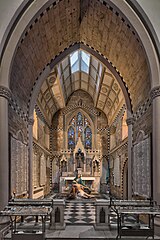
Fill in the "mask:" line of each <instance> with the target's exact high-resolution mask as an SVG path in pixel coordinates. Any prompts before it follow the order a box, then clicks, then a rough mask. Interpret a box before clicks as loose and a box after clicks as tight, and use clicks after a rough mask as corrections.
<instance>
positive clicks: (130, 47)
mask: <svg viewBox="0 0 160 240" xmlns="http://www.w3.org/2000/svg"><path fill="white" fill-rule="evenodd" d="M77 42H84V43H85V44H87V45H88V46H90V47H93V48H94V49H95V50H96V51H98V52H99V53H100V54H102V55H104V56H105V57H106V58H108V59H109V61H110V64H111V65H112V66H115V68H116V69H117V71H118V72H119V73H120V75H121V76H122V77H123V79H124V82H125V85H126V87H127V88H128V92H129V94H130V98H131V102H132V107H133V111H136V109H137V108H138V106H139V105H140V104H142V103H143V101H144V100H145V99H146V98H148V95H149V91H150V81H149V69H148V66H147V60H146V54H145V51H144V49H143V46H142V44H141V41H140V39H139V37H138V35H137V34H136V31H135V29H133V27H132V25H131V24H130V23H129V22H128V21H127V19H126V18H125V16H123V15H122V14H121V12H118V11H117V9H114V8H113V7H111V6H109V5H108V4H106V2H103V3H102V2H101V1H98V0H92V1H89V0H77V1H75V0H61V1H57V2H54V3H53V4H52V5H51V6H50V7H48V8H47V9H46V10H43V12H41V13H39V15H37V17H36V18H35V19H34V21H33V22H31V23H30V26H29V27H28V29H26V32H25V33H24V35H23V36H22V39H20V42H19V46H18V47H17V51H16V53H15V57H14V59H13V66H12V69H11V81H10V88H11V90H12V92H13V95H14V97H15V99H16V100H17V103H18V105H19V106H20V107H21V108H22V109H23V111H25V112H27V111H28V103H29V100H30V98H31V92H32V90H33V86H34V84H35V83H36V79H37V81H38V77H39V76H40V75H41V74H42V72H43V71H45V68H46V66H49V65H50V63H52V60H53V59H55V58H56V56H58V55H60V54H61V53H62V52H63V51H64V50H65V49H66V48H68V47H69V46H71V45H73V44H74V43H77ZM107 74H108V72H107ZM107 74H105V75H106V76H107ZM107 78H108V79H113V78H112V77H108V76H107V77H105V78H104V79H107ZM108 81H109V80H108ZM90 84H91V83H90ZM105 84H106V85H105ZM107 84H109V82H108V83H105V82H104V83H102V86H100V87H101V88H99V95H97V98H96V99H97V103H96V104H97V106H98V107H101V108H103V109H105V108H106V104H107V102H108V97H109V98H111V95H110V96H109V95H108V97H106V96H107V94H104V95H105V96H103V89H104V88H103V87H106V88H107V89H110V91H112V86H114V81H111V83H110V84H111V85H107ZM103 85H104V86H103ZM63 86H64V87H65V85H63ZM88 86H90V85H88ZM88 86H87V87H88ZM107 86H108V87H107ZM66 94H67V95H69V92H66ZM116 96H117V94H116ZM52 98H53V96H52ZM65 101H66V97H65V94H64V103H65ZM113 101H114V100H113ZM115 102H116V101H115ZM98 104H99V105H98ZM55 106H56V104H55Z"/></svg>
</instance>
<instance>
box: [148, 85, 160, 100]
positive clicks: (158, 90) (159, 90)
mask: <svg viewBox="0 0 160 240" xmlns="http://www.w3.org/2000/svg"><path fill="white" fill-rule="evenodd" d="M150 96H151V100H152V101H153V99H154V98H156V97H160V86H157V87H154V88H152V90H151V92H150Z"/></svg>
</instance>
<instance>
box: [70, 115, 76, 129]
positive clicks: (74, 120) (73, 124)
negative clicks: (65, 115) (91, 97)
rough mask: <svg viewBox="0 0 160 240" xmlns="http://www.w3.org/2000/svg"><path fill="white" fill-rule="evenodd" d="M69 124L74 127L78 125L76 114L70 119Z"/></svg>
mask: <svg viewBox="0 0 160 240" xmlns="http://www.w3.org/2000/svg"><path fill="white" fill-rule="evenodd" d="M69 125H72V126H73V127H75V126H76V118H75V116H74V117H73V118H72V120H71V121H70V123H69Z"/></svg>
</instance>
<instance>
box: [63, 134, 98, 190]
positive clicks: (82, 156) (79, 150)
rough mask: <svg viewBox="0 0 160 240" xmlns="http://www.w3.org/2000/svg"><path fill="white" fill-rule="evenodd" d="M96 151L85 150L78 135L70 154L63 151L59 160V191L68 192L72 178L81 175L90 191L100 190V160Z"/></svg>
mask: <svg viewBox="0 0 160 240" xmlns="http://www.w3.org/2000/svg"><path fill="white" fill-rule="evenodd" d="M97 153H98V151H92V150H89V151H86V149H85V148H84V145H83V143H82V140H81V137H80V136H79V137H78V141H77V144H76V146H75V149H74V151H73V152H72V153H70V155H69V154H68V153H67V152H65V153H63V156H62V158H61V160H60V171H61V174H60V181H59V190H60V192H61V193H65V192H69V190H70V189H71V185H72V182H73V180H74V179H75V178H76V177H77V176H81V180H82V181H83V183H84V184H85V185H86V186H87V187H89V188H90V189H91V191H92V192H99V191H100V172H101V167H102V166H101V161H100V159H99V156H98V154H97Z"/></svg>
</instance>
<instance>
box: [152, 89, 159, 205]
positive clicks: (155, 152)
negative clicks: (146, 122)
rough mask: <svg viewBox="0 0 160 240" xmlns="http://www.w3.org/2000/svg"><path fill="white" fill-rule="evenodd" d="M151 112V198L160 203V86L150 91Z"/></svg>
mask: <svg viewBox="0 0 160 240" xmlns="http://www.w3.org/2000/svg"><path fill="white" fill-rule="evenodd" d="M151 100H152V106H153V114H152V121H153V123H152V166H153V172H152V176H153V179H152V180H153V181H152V182H153V199H154V200H156V201H157V203H158V204H160V86H159V87H155V88H153V89H152V91H151Z"/></svg>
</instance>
